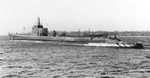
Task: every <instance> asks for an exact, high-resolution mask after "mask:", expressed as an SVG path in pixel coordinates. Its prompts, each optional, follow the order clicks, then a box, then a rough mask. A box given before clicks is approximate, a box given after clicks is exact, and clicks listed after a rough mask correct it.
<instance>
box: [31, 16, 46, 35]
mask: <svg viewBox="0 0 150 78" xmlns="http://www.w3.org/2000/svg"><path fill="white" fill-rule="evenodd" d="M32 35H33V36H48V28H43V25H41V23H40V18H39V17H38V21H37V25H35V26H33V27H32Z"/></svg>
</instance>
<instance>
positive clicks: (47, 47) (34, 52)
mask: <svg viewBox="0 0 150 78" xmlns="http://www.w3.org/2000/svg"><path fill="white" fill-rule="evenodd" d="M148 38H149V37H148ZM144 39H145V38H144ZM146 40H148V39H147V38H146ZM148 44H149V43H147V45H146V48H145V49H125V48H124V49H123V48H107V47H85V46H73V45H66V44H62V43H59V42H41V41H10V40H9V39H8V38H7V37H4V36H3V37H1V38H0V78H150V47H149V45H148Z"/></svg>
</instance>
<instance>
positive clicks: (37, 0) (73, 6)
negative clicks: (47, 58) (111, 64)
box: [0, 0, 150, 35]
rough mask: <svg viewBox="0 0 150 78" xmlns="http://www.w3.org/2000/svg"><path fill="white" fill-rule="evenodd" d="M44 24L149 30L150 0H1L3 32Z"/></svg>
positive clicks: (61, 27) (53, 27)
mask: <svg viewBox="0 0 150 78" xmlns="http://www.w3.org/2000/svg"><path fill="white" fill-rule="evenodd" d="M37 17H40V18H41V23H42V24H43V26H44V27H47V28H49V31H52V30H59V31H60V30H61V31H77V30H78V28H80V30H83V31H85V30H88V29H91V30H92V31H98V30H103V31H114V30H118V31H131V30H133V31H149V30H150V0H0V35H1V34H8V32H13V33H16V32H18V33H20V32H23V27H25V32H30V31H31V27H32V26H33V25H35V24H36V23H37Z"/></svg>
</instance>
